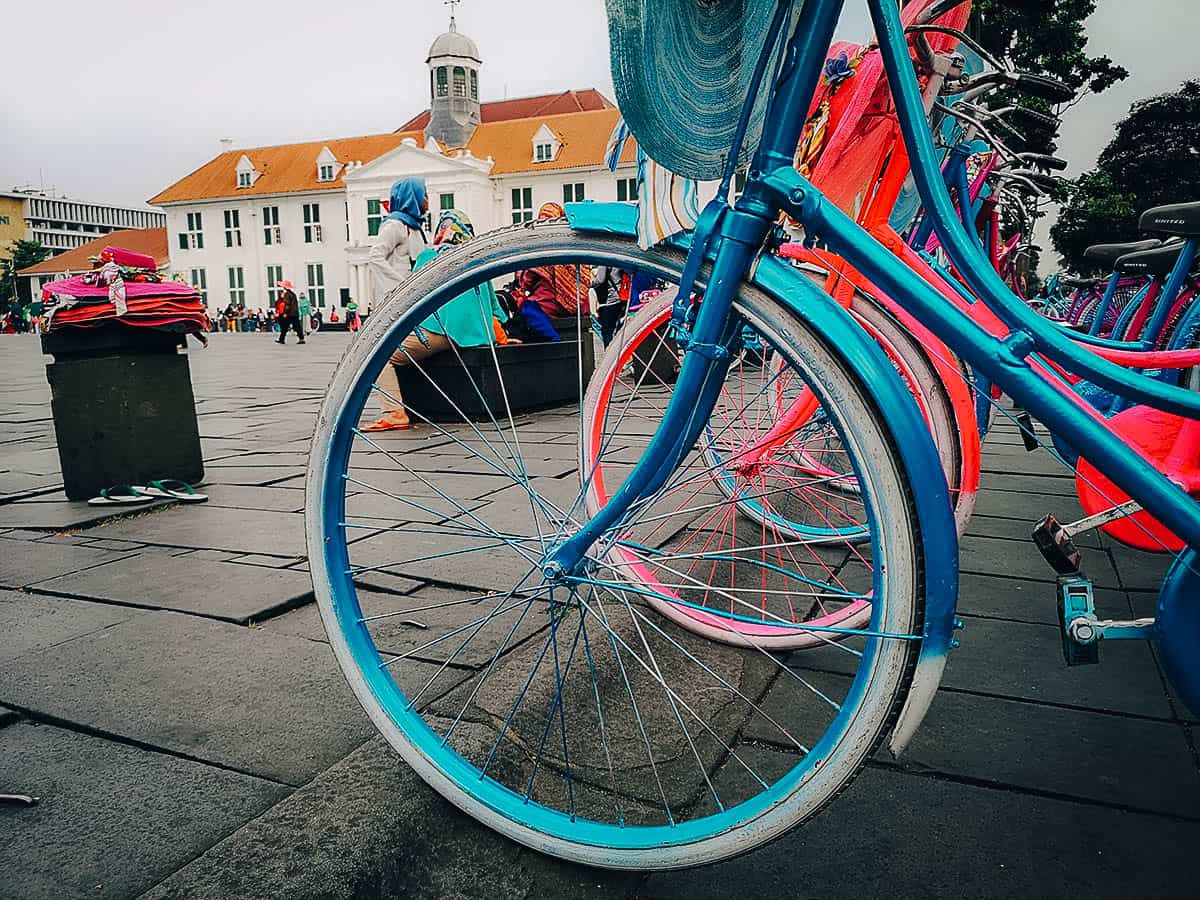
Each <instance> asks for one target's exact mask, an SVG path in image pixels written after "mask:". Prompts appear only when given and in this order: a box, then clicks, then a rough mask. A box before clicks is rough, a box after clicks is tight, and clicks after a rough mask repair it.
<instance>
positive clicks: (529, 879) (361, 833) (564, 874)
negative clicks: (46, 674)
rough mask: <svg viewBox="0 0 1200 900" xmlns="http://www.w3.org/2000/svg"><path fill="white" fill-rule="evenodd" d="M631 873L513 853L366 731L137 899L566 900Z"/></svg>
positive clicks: (601, 892) (623, 889) (599, 890)
mask: <svg viewBox="0 0 1200 900" xmlns="http://www.w3.org/2000/svg"><path fill="white" fill-rule="evenodd" d="M314 822H319V823H321V824H320V827H319V828H314V827H313V823H314ZM635 881H636V879H635V877H633V876H630V875H626V874H621V873H614V872H603V871H599V870H596V869H588V868H584V867H582V866H572V865H567V864H565V863H561V862H557V861H555V860H552V859H549V858H548V857H544V856H541V855H539V854H536V853H532V852H529V851H526V850H523V849H522V848H520V847H518V846H517V845H516V844H513V843H512V842H511V841H508V840H506V839H505V838H502V837H500V836H499V835H498V834H496V833H495V832H493V831H490V830H489V829H486V828H484V827H483V826H482V825H480V824H478V823H477V822H475V821H474V820H472V819H469V818H468V817H467V816H465V815H463V814H462V813H460V812H459V811H458V810H457V809H455V808H454V807H452V806H451V805H450V804H449V803H447V802H446V801H445V800H443V799H442V798H441V797H439V796H437V795H436V794H435V793H434V792H433V791H431V790H430V789H429V788H428V787H426V786H425V784H424V783H423V782H422V781H421V780H420V779H419V778H418V777H417V776H416V774H415V773H414V772H413V771H412V770H411V769H410V768H408V766H406V765H405V764H404V763H403V762H402V761H401V760H400V759H399V757H398V756H397V755H396V753H395V752H394V751H393V750H392V749H391V748H390V747H389V746H388V745H387V744H385V743H384V742H383V740H381V739H375V740H372V741H369V742H368V743H367V744H365V745H364V746H363V747H362V748H360V749H359V750H357V751H355V752H354V753H352V754H350V755H349V756H348V757H346V759H344V760H343V761H342V762H340V763H338V764H337V765H335V766H333V767H332V768H330V769H329V770H328V771H326V772H324V773H323V774H321V775H320V776H319V777H318V778H317V779H316V780H315V781H314V782H313V783H312V784H311V785H308V786H306V787H303V788H301V789H299V790H298V791H296V792H295V793H294V794H292V795H291V796H290V797H289V798H288V799H287V800H285V801H283V802H281V803H279V804H278V805H277V806H275V807H274V808H273V809H271V810H269V811H268V812H266V813H264V814H263V815H262V816H260V817H259V818H257V819H255V820H254V821H253V822H251V823H249V824H248V825H247V826H246V827H244V828H242V829H241V830H239V831H238V832H237V833H235V834H233V835H232V836H230V837H229V838H227V839H226V840H224V841H222V842H221V843H219V844H217V845H216V846H215V847H213V848H212V849H211V850H209V851H207V852H206V853H204V854H203V855H202V856H200V857H199V858H198V859H196V860H195V861H193V862H192V863H190V864H189V865H187V866H185V867H184V868H182V869H180V870H179V871H178V872H176V873H175V874H174V875H172V876H170V877H169V878H167V879H166V880H164V881H163V882H162V883H161V884H159V885H157V886H156V887H155V888H154V889H153V890H151V891H149V892H147V893H146V894H145V895H144V896H143V897H142V898H141V900H199V898H212V897H238V898H241V900H256V898H276V897H287V898H289V900H360V898H367V897H373V898H385V897H406V898H413V900H441V898H476V897H478V898H488V900H497V898H510V897H511V898H517V897H528V898H535V897H546V898H555V900H560V898H561V900H573V898H585V897H586V898H593V897H594V898H600V897H605V898H611V897H620V896H628V894H629V891H630V889H631V887H632V886H633V884H634V883H635Z"/></svg>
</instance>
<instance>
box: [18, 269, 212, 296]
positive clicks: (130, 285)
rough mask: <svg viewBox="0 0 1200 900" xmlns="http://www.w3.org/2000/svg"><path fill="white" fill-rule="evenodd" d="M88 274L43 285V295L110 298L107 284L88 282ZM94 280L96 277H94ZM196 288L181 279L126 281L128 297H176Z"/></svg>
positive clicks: (191, 292)
mask: <svg viewBox="0 0 1200 900" xmlns="http://www.w3.org/2000/svg"><path fill="white" fill-rule="evenodd" d="M87 278H88V276H87V275H76V276H75V277H73V278H63V279H60V280H58V281H51V282H50V283H49V284H47V285H43V286H42V296H44V297H46V298H49V297H50V296H55V297H74V298H76V299H91V298H93V297H97V298H103V299H104V300H106V301H107V300H108V285H107V284H88V283H87V281H86V280H85V279H87ZM92 280H93V281H94V280H95V279H92ZM195 292H196V289H195V288H194V287H192V286H191V285H190V284H184V283H183V282H180V281H130V280H128V279H126V281H125V296H126V297H176V296H182V295H184V294H194V293H195Z"/></svg>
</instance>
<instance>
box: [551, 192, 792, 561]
mask: <svg viewBox="0 0 1200 900" xmlns="http://www.w3.org/2000/svg"><path fill="white" fill-rule="evenodd" d="M770 227H771V223H770V222H769V221H767V220H764V219H762V218H760V217H757V216H753V215H750V214H748V213H740V212H736V211H734V210H731V209H730V210H727V211H725V212H724V213H723V214H722V216H721V218H720V219H719V221H718V225H717V227H716V228H714V232H715V233H714V234H713V240H712V243H713V245H715V250H716V252H715V257H714V260H713V264H712V271H711V273H710V275H709V278H708V283H707V285H705V286H704V287H703V293H704V299H703V302H701V303H700V304H699V306H698V309H697V312H696V320H695V324H694V327H693V328H691V329H690V330H689V331H687V332H685V333H684V336H685V339H684V340H683V341H682V342H681V349H683V351H684V357H683V366H682V367H681V368H680V371H679V378H678V380H677V381H676V384H675V390H674V391H673V392H672V394H671V399H670V401H669V403H668V404H667V409H666V412H665V413H664V415H663V418H662V421H661V422H660V423H659V425H658V428H657V429H656V430H655V432H654V436H653V437H652V438H651V439H650V443H649V446H648V447H647V448H646V452H645V453H644V454H643V455H642V458H641V459H640V460H639V461H638V463H637V465H636V466H635V467H634V469H633V471H632V472H630V474H629V477H628V478H627V479H626V480H625V483H624V484H623V485H622V486H621V489H620V490H619V491H617V492H616V494H614V495H613V496H612V497H611V498H610V499H609V501H608V502H607V503H606V504H605V505H604V506H603V507H602V508H601V509H600V510H599V511H598V512H597V513H596V514H595V515H594V516H593V517H592V518H591V519H590V520H589V521H587V522H585V523H584V525H583V527H582V528H580V529H579V531H577V532H576V533H575V534H574V535H572V536H571V537H569V538H568V539H567V540H565V541H564V542H562V543H561V544H559V545H558V546H557V547H554V548H551V549H550V551H549V552H548V553H547V555H546V559H545V561H544V563H543V566H542V572H543V574H544V575H545V576H546V577H547V578H551V579H557V578H564V577H567V576H571V575H576V574H579V572H580V570H581V568H582V564H583V561H584V560H585V559H586V557H587V553H588V550H590V549H591V547H592V545H593V544H595V542H596V541H597V540H598V539H599V538H600V537H601V535H603V534H605V533H606V532H607V531H609V530H610V529H611V528H613V527H614V526H616V525H617V524H618V523H619V522H620V521H621V519H622V518H623V517H624V516H625V514H626V513H627V512H628V511H629V510H630V508H632V507H634V506H635V505H636V504H639V503H641V502H642V501H643V500H645V499H646V498H648V497H651V496H653V495H654V493H655V492H656V491H658V490H659V489H660V488H661V487H662V486H663V485H664V484H666V482H667V479H668V478H670V477H671V474H672V473H673V472H674V471H675V470H676V469H678V468H679V465H680V464H681V463H682V462H683V460H684V458H685V457H686V456H687V454H688V452H689V450H690V449H691V448H692V447H693V446H694V445H695V443H696V440H697V438H699V436H700V433H701V431H703V429H704V426H705V425H706V424H707V423H708V419H709V416H710V415H711V414H712V411H713V409H714V408H715V407H716V404H717V400H718V398H719V397H720V393H721V388H722V386H723V384H724V381H725V374H726V372H727V370H728V368H729V363H730V357H731V356H732V354H733V352H734V348H735V346H736V344H737V342H738V341H739V340H740V339H741V323H740V322H739V321H738V319H737V316H735V315H734V314H733V300H734V296H735V294H736V293H737V289H738V285H739V284H741V281H742V279H743V278H744V277H745V276H746V273H747V272H748V271H749V269H750V264H751V262H752V261H753V259H754V256H755V254H756V253H757V252H758V249H759V247H761V246H762V241H763V239H764V238H765V237H766V234H767V231H768V230H769V229H770ZM704 250H705V246H704V242H702V241H699V240H697V241H695V242H694V243H693V246H692V250H691V254H697V253H703V252H704ZM689 262H694V261H693V260H692V259H691V255H689ZM689 268H691V267H690V266H686V265H685V267H684V271H685V272H687V271H688V270H689ZM699 288H700V285H699V284H682V283H681V284H680V285H679V299H680V303H686V302H687V301H688V298H689V296H690V295H691V293H692V291H693V290H698V289H699Z"/></svg>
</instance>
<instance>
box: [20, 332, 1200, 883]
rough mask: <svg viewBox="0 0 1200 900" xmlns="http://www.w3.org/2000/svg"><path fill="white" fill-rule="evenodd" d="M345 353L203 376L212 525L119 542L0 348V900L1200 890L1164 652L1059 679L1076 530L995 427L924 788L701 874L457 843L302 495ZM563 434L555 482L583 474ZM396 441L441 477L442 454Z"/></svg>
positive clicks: (1129, 567) (1145, 583)
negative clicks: (404, 744)
mask: <svg viewBox="0 0 1200 900" xmlns="http://www.w3.org/2000/svg"><path fill="white" fill-rule="evenodd" d="M349 339H350V338H349V336H348V335H346V334H318V335H315V336H313V338H312V340H311V341H310V342H309V343H308V344H307V345H306V346H304V347H299V346H295V345H289V346H287V347H278V346H276V345H274V344H272V343H271V342H270V340H271V338H270V336H268V335H265V334H264V335H223V334H219V335H213V337H212V346H211V347H210V349H208V350H207V351H199V350H192V351H191V352H190V363H191V367H192V380H193V384H194V386H195V391H196V397H197V405H198V412H199V417H200V418H199V421H200V434H201V436H202V440H203V446H204V457H205V465H206V470H207V482H206V487H205V491H206V492H207V493H208V494H209V495H210V497H211V499H210V501H209V502H208V503H207V504H204V505H200V506H191V507H186V508H184V507H181V506H178V505H170V504H166V503H163V504H159V505H158V506H156V507H154V508H151V509H144V508H143V509H138V510H137V511H136V512H129V511H127V510H126V511H123V512H124V513H125V514H124V515H122V516H111V515H110V511H109V510H97V509H95V508H92V507H88V506H87V505H86V504H85V503H71V502H67V501H66V500H65V497H64V495H63V494H62V493H61V477H60V474H59V462H58V457H57V451H56V449H55V442H54V430H53V424H52V422H51V420H50V409H49V389H48V387H47V385H46V381H45V374H44V370H43V365H44V363H45V362H46V358H44V357H42V355H41V354H40V350H39V345H38V343H37V341H36V339H34V338H30V337H27V336H19V335H2V336H0V377H2V379H3V384H4V385H5V390H4V391H3V394H2V396H0V634H3V638H0V792H15V793H24V794H33V795H36V796H39V797H40V798H41V802H40V804H38V805H37V806H34V807H31V808H24V807H17V806H3V807H0V898H4V900H26V898H28V900H33V898H47V900H48V898H67V897H113V898H124V897H145V898H226V897H228V898H252V897H264V898H265V897H287V898H326V897H328V898H368V897H371V898H376V897H382V898H387V897H419V898H426V897H428V898H435V897H454V898H510V897H513V898H517V897H530V898H540V897H549V898H557V897H569V898H575V897H578V898H584V897H588V898H591V897H631V898H633V897H636V898H664V900H665V898H679V897H686V898H689V900H703V898H726V897H740V898H757V897H778V898H793V897H796V898H841V897H846V898H863V897H926V896H928V897H934V896H936V897H1113V898H1128V897H1159V896H1162V897H1166V896H1187V895H1193V894H1194V892H1195V890H1196V888H1195V884H1196V877H1195V872H1196V862H1195V857H1194V853H1195V848H1196V847H1197V846H1200V767H1198V757H1197V748H1196V741H1197V740H1198V739H1200V723H1198V722H1197V721H1196V720H1195V719H1194V718H1193V717H1192V716H1191V715H1190V714H1189V713H1188V712H1187V711H1186V710H1184V709H1183V708H1182V706H1180V705H1179V704H1178V703H1177V702H1176V701H1175V700H1174V699H1173V698H1172V697H1171V695H1170V693H1169V691H1168V689H1167V687H1166V685H1165V681H1164V679H1163V676H1162V673H1161V670H1160V668H1159V666H1158V664H1157V662H1156V660H1155V657H1154V654H1153V651H1152V649H1151V648H1150V647H1149V646H1147V645H1145V644H1142V643H1132V642H1131V643H1119V644H1115V645H1111V646H1105V647H1104V648H1103V652H1102V658H1103V661H1104V662H1103V665H1101V666H1098V667H1084V668H1078V669H1071V670H1068V669H1067V668H1066V667H1065V666H1064V664H1063V662H1062V658H1061V652H1060V647H1059V633H1058V628H1057V626H1056V625H1055V621H1056V613H1055V604H1054V598H1053V578H1052V573H1051V571H1050V569H1049V568H1048V567H1047V566H1046V564H1045V563H1044V562H1043V561H1042V560H1041V558H1040V557H1039V556H1038V554H1037V552H1036V550H1035V549H1034V547H1033V545H1032V543H1031V542H1030V541H1029V540H1028V539H1027V534H1028V531H1029V526H1030V523H1031V522H1032V521H1033V520H1034V519H1036V518H1037V517H1039V516H1040V515H1042V514H1043V513H1044V512H1047V511H1053V512H1055V513H1056V515H1058V517H1059V518H1060V520H1064V521H1065V520H1069V519H1072V518H1075V517H1077V516H1078V515H1080V514H1081V513H1080V510H1079V507H1078V504H1077V502H1076V501H1075V498H1074V493H1073V488H1072V482H1071V480H1070V479H1069V478H1068V477H1066V474H1065V473H1064V472H1063V471H1062V470H1061V469H1060V468H1058V467H1057V465H1056V464H1055V463H1054V462H1053V460H1051V459H1050V458H1049V457H1048V456H1047V455H1046V454H1044V453H1040V452H1039V453H1037V454H1027V453H1026V452H1025V450H1024V449H1023V447H1022V446H1021V442H1020V440H1019V437H1018V435H1017V433H1016V431H1015V430H1014V429H1013V428H1012V427H1011V426H1006V425H1004V424H1000V425H998V426H997V428H996V429H995V430H994V431H993V433H992V434H991V435H990V437H989V438H988V442H987V444H986V447H985V456H984V458H985V466H986V472H985V476H984V490H983V492H982V494H981V495H980V498H979V503H978V506H977V508H976V514H975V517H974V519H973V520H972V522H971V525H970V528H969V531H968V535H967V537H966V538H965V540H964V541H963V544H962V550H961V568H962V596H961V600H960V611H961V614H962V618H963V619H964V620H965V628H964V630H963V632H962V635H961V637H962V647H961V649H960V650H958V651H956V652H955V653H954V655H953V656H952V657H951V660H950V664H949V667H948V669H947V672H946V678H945V681H944V685H943V689H942V691H941V693H940V695H939V696H938V698H937V699H936V701H935V703H934V706H933V709H932V711H931V713H930V715H929V717H928V719H927V720H926V722H925V725H924V727H923V728H922V730H921V732H920V733H919V734H918V736H917V738H916V740H915V741H914V744H913V746H912V747H911V749H910V751H909V753H908V754H907V756H906V757H905V758H904V759H903V760H902V761H900V762H895V761H893V760H891V759H890V758H885V757H883V756H880V757H879V758H877V759H876V760H875V761H874V762H873V763H872V764H871V765H870V766H869V767H868V769H867V770H866V771H865V772H864V774H863V775H862V776H861V777H860V778H859V779H858V780H857V781H856V782H855V783H854V784H853V785H852V786H851V787H850V788H849V789H848V790H847V791H846V793H845V794H844V795H843V796H842V797H841V798H840V799H839V800H838V802H836V803H835V804H834V805H833V806H832V807H830V808H829V809H828V810H827V811H825V812H824V813H823V814H822V815H820V816H819V817H818V818H817V819H815V820H814V821H813V822H811V823H810V824H809V825H808V826H806V827H805V828H802V829H799V830H796V831H793V832H792V833H790V834H788V835H787V836H785V837H784V838H782V839H780V840H778V841H776V842H775V843H773V844H771V845H769V846H768V847H766V848H764V849H761V850H759V851H757V852H755V853H752V854H750V855H747V856H744V857H741V858H738V859H735V860H733V861H730V862H726V863H723V864H720V865H715V866H711V867H708V868H702V869H694V870H691V871H685V872H676V873H670V872H668V873H660V874H654V875H650V876H631V875H625V874H616V873H611V872H604V871H598V870H590V869H586V868H583V867H578V866H570V865H565V864H562V863H558V862H556V861H554V860H551V859H548V858H545V857H542V856H540V855H538V854H537V853H534V852H532V851H529V850H526V849H524V848H522V847H519V846H517V845H515V844H512V843H510V842H508V841H507V840H505V839H503V838H501V837H498V836H497V835H495V834H493V833H492V832H490V831H488V830H486V829H484V828H483V827H481V826H479V825H477V824H476V823H475V822H474V821H472V820H470V819H468V818H467V817H465V816H463V815H461V814H460V813H458V812H457V810H455V809H453V808H452V807H450V806H449V804H447V803H446V802H444V801H443V800H441V798H439V797H438V796H436V795H435V794H434V793H433V792H432V791H431V790H429V789H428V788H427V787H426V786H425V785H424V784H423V783H422V782H421V781H420V780H419V779H418V778H417V777H416V776H415V775H414V774H413V773H412V771H411V770H409V769H408V768H407V766H405V764H404V763H402V762H401V761H400V759H399V758H398V757H397V756H396V755H395V754H394V753H393V752H392V751H391V749H390V748H389V747H388V746H386V745H385V744H384V742H383V741H382V739H381V738H379V737H377V736H376V734H375V731H374V729H373V728H372V727H371V725H370V724H369V722H368V721H367V719H366V716H365V714H364V713H362V712H361V710H360V708H359V706H358V704H357V703H356V702H355V700H354V698H353V697H352V696H351V693H350V691H349V689H348V688H347V687H346V685H345V683H344V682H343V679H342V676H341V674H340V672H339V670H338V668H337V666H336V664H335V662H334V659H333V656H332V654H331V652H330V649H329V647H328V645H327V644H326V643H325V637H324V633H323V631H322V629H321V626H320V623H319V620H318V616H317V613H316V609H315V606H314V603H313V598H312V588H311V583H310V581H309V576H308V573H307V566H306V560H305V546H304V533H303V516H302V510H303V507H304V486H303V482H304V469H305V465H306V457H307V452H308V447H309V441H310V437H311V433H312V429H313V422H314V419H315V414H316V410H317V407H318V404H319V402H320V398H321V396H322V393H323V391H324V388H325V385H326V382H327V380H328V378H329V375H330V372H331V371H332V368H333V366H334V364H335V363H336V361H337V359H338V358H339V356H340V355H341V353H342V351H343V349H344V348H345V347H346V345H347V342H348V341H349ZM192 346H193V347H194V346H195V345H194V344H193V345H192ZM551 418H552V417H551ZM548 420H550V419H548ZM546 434H547V441H548V444H549V443H550V442H552V441H556V440H559V441H560V442H558V443H555V444H554V452H550V451H549V450H548V451H547V452H546V453H545V454H543V456H544V458H545V462H546V464H547V466H548V473H549V474H554V473H552V472H549V470H550V469H554V467H555V465H556V464H557V465H558V467H559V468H561V469H562V472H561V473H559V474H566V473H568V472H570V471H573V463H572V462H571V461H570V460H571V453H570V451H569V449H568V450H567V452H562V451H563V448H564V447H566V446H567V445H566V444H565V443H562V442H561V439H562V437H563V436H561V435H557V436H556V435H554V434H553V432H552V431H549V430H548V431H547V432H546ZM382 439H383V440H390V441H396V442H404V444H403V446H404V447H405V449H409V450H412V449H419V448H420V446H421V442H423V441H427V440H428V439H429V431H428V430H423V431H418V432H416V433H414V434H411V435H395V436H391V435H389V436H385V437H384V438H382ZM438 452H439V453H442V454H445V453H447V450H446V448H445V447H444V446H443V447H441V448H439V450H438ZM556 461H557V463H556ZM463 462H464V471H468V470H469V466H467V465H466V463H467V461H466V460H464V461H463ZM446 465H447V469H446V471H447V472H453V471H454V463H453V460H448V461H447V463H446ZM555 471H557V470H555ZM448 477H451V476H448ZM485 502H486V501H485ZM106 516H108V517H107V518H106ZM1083 543H1084V545H1085V547H1086V549H1085V553H1086V554H1087V556H1088V562H1087V571H1088V572H1089V574H1090V575H1092V576H1093V577H1094V578H1095V580H1096V584H1097V587H1098V591H1097V597H1098V602H1099V603H1100V604H1102V606H1103V612H1105V613H1106V614H1110V615H1115V616H1121V615H1127V614H1134V615H1150V614H1152V609H1153V603H1154V593H1153V592H1154V589H1155V587H1156V585H1157V583H1158V579H1159V576H1160V573H1161V571H1162V563H1161V560H1159V559H1156V558H1154V557H1150V556H1148V555H1144V554H1139V553H1135V552H1132V551H1128V550H1125V549H1122V548H1120V547H1116V546H1113V545H1112V544H1111V542H1107V541H1105V540H1104V539H1102V538H1097V537H1095V536H1092V537H1088V538H1086V539H1084V542H1083ZM422 589H429V588H428V587H427V586H426V585H424V584H422V583H421V582H420V581H418V580H412V579H410V580H409V583H407V584H406V585H405V587H404V590H405V591H407V592H415V591H420V590H422Z"/></svg>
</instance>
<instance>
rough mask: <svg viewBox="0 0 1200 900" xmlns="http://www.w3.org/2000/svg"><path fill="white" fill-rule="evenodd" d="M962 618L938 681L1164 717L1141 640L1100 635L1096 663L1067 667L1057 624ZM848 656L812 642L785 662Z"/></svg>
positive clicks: (833, 664)
mask: <svg viewBox="0 0 1200 900" xmlns="http://www.w3.org/2000/svg"><path fill="white" fill-rule="evenodd" d="M962 619H963V622H964V628H963V629H962V631H960V632H958V637H959V639H960V641H961V642H962V646H961V647H959V648H958V649H957V650H955V651H954V652H953V653H951V654H950V657H949V661H948V662H947V664H946V671H945V674H944V677H943V679H942V685H943V686H945V687H949V688H955V689H958V690H964V691H972V692H975V693H981V694H990V695H994V696H998V697H1007V698H1010V699H1015V700H1027V701H1031V702H1040V703H1048V704H1055V705H1061V706H1070V707H1076V708H1080V709H1093V710H1101V711H1107V712H1117V713H1130V714H1133V715H1137V716H1146V717H1151V718H1158V719H1163V720H1169V719H1172V718H1173V717H1174V713H1173V711H1172V708H1171V705H1170V703H1169V702H1168V699H1167V695H1166V692H1165V690H1164V689H1163V682H1162V676H1161V675H1160V673H1159V670H1158V666H1157V664H1156V662H1155V660H1154V655H1153V653H1152V652H1151V649H1150V647H1149V645H1147V644H1146V643H1144V642H1142V641H1112V642H1109V643H1106V644H1105V645H1104V646H1103V647H1102V648H1101V651H1100V658H1101V665H1098V666H1076V667H1068V666H1067V664H1066V663H1065V662H1064V661H1063V657H1062V639H1061V637H1060V633H1059V629H1058V627H1057V626H1050V625H1035V624H1029V623H1026V622H1013V621H1006V620H1000V619H991V618H982V617H975V616H968V615H964V616H962ZM848 661H849V662H848ZM852 663H853V658H852V657H851V656H849V655H848V654H846V653H844V652H841V651H839V650H835V649H831V648H819V649H815V650H806V651H804V652H803V653H800V654H794V655H793V656H792V657H791V660H790V662H789V665H791V666H793V667H796V668H800V669H814V670H817V671H831V672H838V673H848V672H851V671H852Z"/></svg>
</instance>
